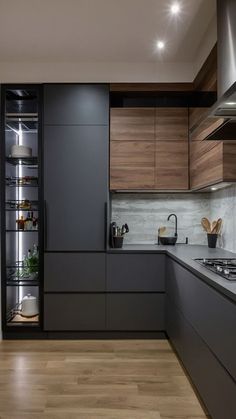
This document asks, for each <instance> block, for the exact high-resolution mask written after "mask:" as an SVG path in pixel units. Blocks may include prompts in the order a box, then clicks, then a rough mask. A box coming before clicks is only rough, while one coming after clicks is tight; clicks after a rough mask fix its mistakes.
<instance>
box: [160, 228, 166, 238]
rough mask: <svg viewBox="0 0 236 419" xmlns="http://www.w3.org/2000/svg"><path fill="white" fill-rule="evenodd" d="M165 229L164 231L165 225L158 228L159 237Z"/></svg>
mask: <svg viewBox="0 0 236 419" xmlns="http://www.w3.org/2000/svg"><path fill="white" fill-rule="evenodd" d="M165 231H166V227H160V228H158V236H159V237H160V236H163V234H164V233H165Z"/></svg>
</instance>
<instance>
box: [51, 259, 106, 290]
mask: <svg viewBox="0 0 236 419" xmlns="http://www.w3.org/2000/svg"><path fill="white" fill-rule="evenodd" d="M105 277H106V255H105V253H45V255H44V290H45V291H46V292H63V291H64V292H72V291H74V292H76V291H83V292H89V291H92V292H96V291H105V285H106V278H105Z"/></svg>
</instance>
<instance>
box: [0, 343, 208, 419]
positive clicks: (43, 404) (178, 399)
mask: <svg viewBox="0 0 236 419" xmlns="http://www.w3.org/2000/svg"><path fill="white" fill-rule="evenodd" d="M206 417H207V416H206V415H205V414H204V411H203V409H202V407H201V405H200V403H199V401H198V399H197V397H196V395H195V393H194V391H193V389H192V387H191V385H190V383H189V381H188V379H187V377H186V375H185V373H184V371H183V369H182V367H181V365H180V363H179V361H178V360H177V358H176V356H175V354H174V353H173V351H172V349H171V347H170V345H169V343H168V342H167V341H165V340H152V341H146V340H145V341H141V340H135V341H133V340H131V341H130V340H129V341H127V340H123V341H2V342H0V418H1V419H31V418H32V419H76V418H83V419H95V418H109V419H115V418H127V419H141V418H142V419H161V418H163V419H164V418H165V419H175V418H176V419H203V418H206Z"/></svg>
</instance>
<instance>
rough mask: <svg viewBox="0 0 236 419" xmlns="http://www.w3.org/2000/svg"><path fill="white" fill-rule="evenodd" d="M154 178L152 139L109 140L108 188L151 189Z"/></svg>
mask: <svg viewBox="0 0 236 419" xmlns="http://www.w3.org/2000/svg"><path fill="white" fill-rule="evenodd" d="M154 178H155V143H154V141H111V144H110V189H153V188H154V187H155V183H154Z"/></svg>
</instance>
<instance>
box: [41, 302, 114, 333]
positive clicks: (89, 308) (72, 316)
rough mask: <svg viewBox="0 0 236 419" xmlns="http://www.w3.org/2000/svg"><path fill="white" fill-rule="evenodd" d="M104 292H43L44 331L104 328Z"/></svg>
mask: <svg viewBox="0 0 236 419" xmlns="http://www.w3.org/2000/svg"><path fill="white" fill-rule="evenodd" d="M105 323H106V322H105V294H45V296H44V330H45V331H60V332H64V331H80V330H82V331H93V330H94V331H95V330H96V331H97V330H105Z"/></svg>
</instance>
